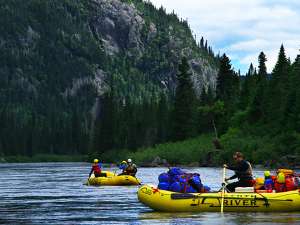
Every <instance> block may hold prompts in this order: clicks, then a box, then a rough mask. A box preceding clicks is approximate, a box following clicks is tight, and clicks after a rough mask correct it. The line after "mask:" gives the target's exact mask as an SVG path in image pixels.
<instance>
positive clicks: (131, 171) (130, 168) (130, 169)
mask: <svg viewBox="0 0 300 225" xmlns="http://www.w3.org/2000/svg"><path fill="white" fill-rule="evenodd" d="M136 173H137V167H136V165H135V164H134V163H132V160H131V159H128V160H127V162H126V167H124V169H123V172H122V173H121V174H119V175H129V176H133V177H135V174H136Z"/></svg>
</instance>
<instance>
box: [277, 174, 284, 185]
mask: <svg viewBox="0 0 300 225" xmlns="http://www.w3.org/2000/svg"><path fill="white" fill-rule="evenodd" d="M277 182H278V183H280V184H284V183H285V175H284V173H278V175H277Z"/></svg>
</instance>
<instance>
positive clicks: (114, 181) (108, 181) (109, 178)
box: [87, 171, 141, 186]
mask: <svg viewBox="0 0 300 225" xmlns="http://www.w3.org/2000/svg"><path fill="white" fill-rule="evenodd" d="M102 173H106V177H95V176H94V175H92V176H91V177H90V178H89V179H88V181H87V185H109V186H122V185H139V184H141V182H140V180H139V179H137V178H136V177H133V176H128V175H121V176H118V175H116V174H115V173H113V172H110V171H102Z"/></svg>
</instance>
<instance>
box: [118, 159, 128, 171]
mask: <svg viewBox="0 0 300 225" xmlns="http://www.w3.org/2000/svg"><path fill="white" fill-rule="evenodd" d="M118 167H119V169H120V170H122V171H124V170H125V169H126V167H127V162H126V161H125V160H124V161H122V162H121V163H120V164H118Z"/></svg>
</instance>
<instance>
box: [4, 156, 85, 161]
mask: <svg viewBox="0 0 300 225" xmlns="http://www.w3.org/2000/svg"><path fill="white" fill-rule="evenodd" d="M87 160H88V156H87V155H56V154H37V155H34V156H32V157H29V156H22V155H16V156H2V157H0V163H34V162H84V161H87Z"/></svg>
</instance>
